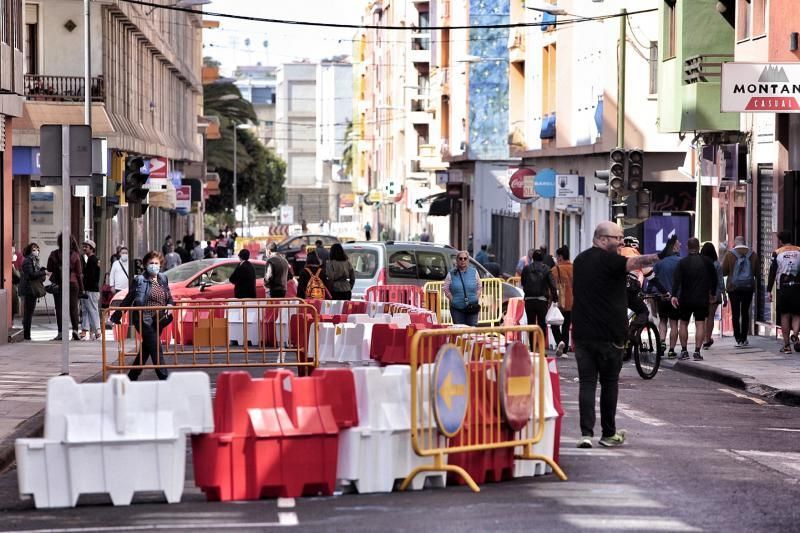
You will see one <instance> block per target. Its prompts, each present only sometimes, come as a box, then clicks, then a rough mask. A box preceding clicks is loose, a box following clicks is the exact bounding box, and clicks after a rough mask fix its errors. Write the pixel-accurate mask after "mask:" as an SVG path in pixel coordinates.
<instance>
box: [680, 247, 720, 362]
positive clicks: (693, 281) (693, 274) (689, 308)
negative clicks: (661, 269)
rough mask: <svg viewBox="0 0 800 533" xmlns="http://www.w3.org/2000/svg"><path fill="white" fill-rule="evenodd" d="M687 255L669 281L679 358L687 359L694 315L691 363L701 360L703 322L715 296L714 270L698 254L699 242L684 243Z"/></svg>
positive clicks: (704, 258) (703, 332) (707, 260)
mask: <svg viewBox="0 0 800 533" xmlns="http://www.w3.org/2000/svg"><path fill="white" fill-rule="evenodd" d="M686 246H687V248H688V249H689V255H687V256H686V257H684V258H683V259H681V260H680V262H679V263H678V268H676V269H675V274H674V276H673V279H672V294H673V296H672V305H673V306H675V307H676V308H677V309H678V319H679V320H680V324H679V327H678V338H679V339H680V341H681V355H680V357H679V359H682V360H686V359H689V352H688V351H687V349H686V345H687V344H688V341H689V321H690V320H691V319H692V315H694V327H695V335H694V356H693V357H694V360H695V361H702V360H703V356H702V355H700V346H702V345H703V342H705V338H706V332H705V320H706V318H707V317H708V304H709V302H711V300H712V298H714V297H716V293H717V271H716V269H715V268H714V263H712V262H711V261H710V260H709V259H708V258H707V257H705V256H703V255H700V241H699V240H698V239H697V238H695V237H692V238H691V239H689V240H688V241H687V242H686Z"/></svg>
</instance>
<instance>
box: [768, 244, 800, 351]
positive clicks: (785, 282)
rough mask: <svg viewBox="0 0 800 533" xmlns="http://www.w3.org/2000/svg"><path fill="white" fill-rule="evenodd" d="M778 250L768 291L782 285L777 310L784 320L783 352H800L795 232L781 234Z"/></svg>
mask: <svg viewBox="0 0 800 533" xmlns="http://www.w3.org/2000/svg"><path fill="white" fill-rule="evenodd" d="M778 242H779V246H778V249H777V250H775V252H774V253H773V254H772V264H771V265H770V267H769V282H768V284H767V292H768V293H772V287H773V286H774V285H775V283H776V282H777V284H778V302H777V311H778V316H780V320H781V333H782V334H783V348H782V349H781V352H783V353H792V344H794V350H795V351H796V352H800V339H798V335H800V247H797V246H795V245H794V243H793V242H792V232H791V231H789V230H783V231H781V232H780V233H779V234H778Z"/></svg>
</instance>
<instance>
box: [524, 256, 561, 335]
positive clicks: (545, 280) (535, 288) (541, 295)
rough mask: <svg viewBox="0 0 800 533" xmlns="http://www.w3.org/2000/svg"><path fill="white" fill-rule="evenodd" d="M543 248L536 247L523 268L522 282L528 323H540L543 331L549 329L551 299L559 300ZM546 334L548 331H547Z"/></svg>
mask: <svg viewBox="0 0 800 533" xmlns="http://www.w3.org/2000/svg"><path fill="white" fill-rule="evenodd" d="M543 260H544V253H543V252H542V249H541V248H539V249H536V250H534V251H533V255H532V256H531V262H530V264H528V265H525V267H524V268H523V269H522V274H521V275H520V284H521V285H522V291H523V292H524V293H525V316H526V317H527V318H528V325H531V326H532V325H534V324H536V325H538V326H539V327H540V328H542V332H546V331H547V321H546V318H545V317H546V316H547V308H548V307H549V302H550V301H556V302H557V301H558V289H557V288H556V282H555V281H554V280H553V274H552V273H551V272H550V268H549V267H548V266H547V265H546V264H545V263H544V262H543ZM545 334H546V333H545ZM530 344H531V350H534V349H535V347H534V345H533V335H531V336H530Z"/></svg>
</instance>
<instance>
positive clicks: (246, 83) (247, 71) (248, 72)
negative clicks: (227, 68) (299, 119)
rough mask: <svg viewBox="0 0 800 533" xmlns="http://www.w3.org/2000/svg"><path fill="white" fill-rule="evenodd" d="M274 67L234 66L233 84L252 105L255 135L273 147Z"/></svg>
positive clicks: (275, 97)
mask: <svg viewBox="0 0 800 533" xmlns="http://www.w3.org/2000/svg"><path fill="white" fill-rule="evenodd" d="M276 70H277V68H276V67H273V66H266V65H254V66H241V67H236V71H235V72H234V77H235V78H236V82H235V85H236V87H237V88H238V89H239V91H240V92H241V93H242V98H244V99H245V100H247V101H248V102H250V103H251V104H252V105H253V111H255V112H256V117H257V118H258V124H257V125H256V128H257V129H256V131H255V133H256V135H257V136H258V139H259V140H260V141H261V142H262V143H263V144H264V146H266V147H268V148H275V103H276V100H277V94H278V93H277V87H276V85H277V75H276Z"/></svg>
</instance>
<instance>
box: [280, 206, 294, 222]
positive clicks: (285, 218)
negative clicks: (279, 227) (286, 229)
mask: <svg viewBox="0 0 800 533" xmlns="http://www.w3.org/2000/svg"><path fill="white" fill-rule="evenodd" d="M281 224H294V206H291V205H282V206H281Z"/></svg>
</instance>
